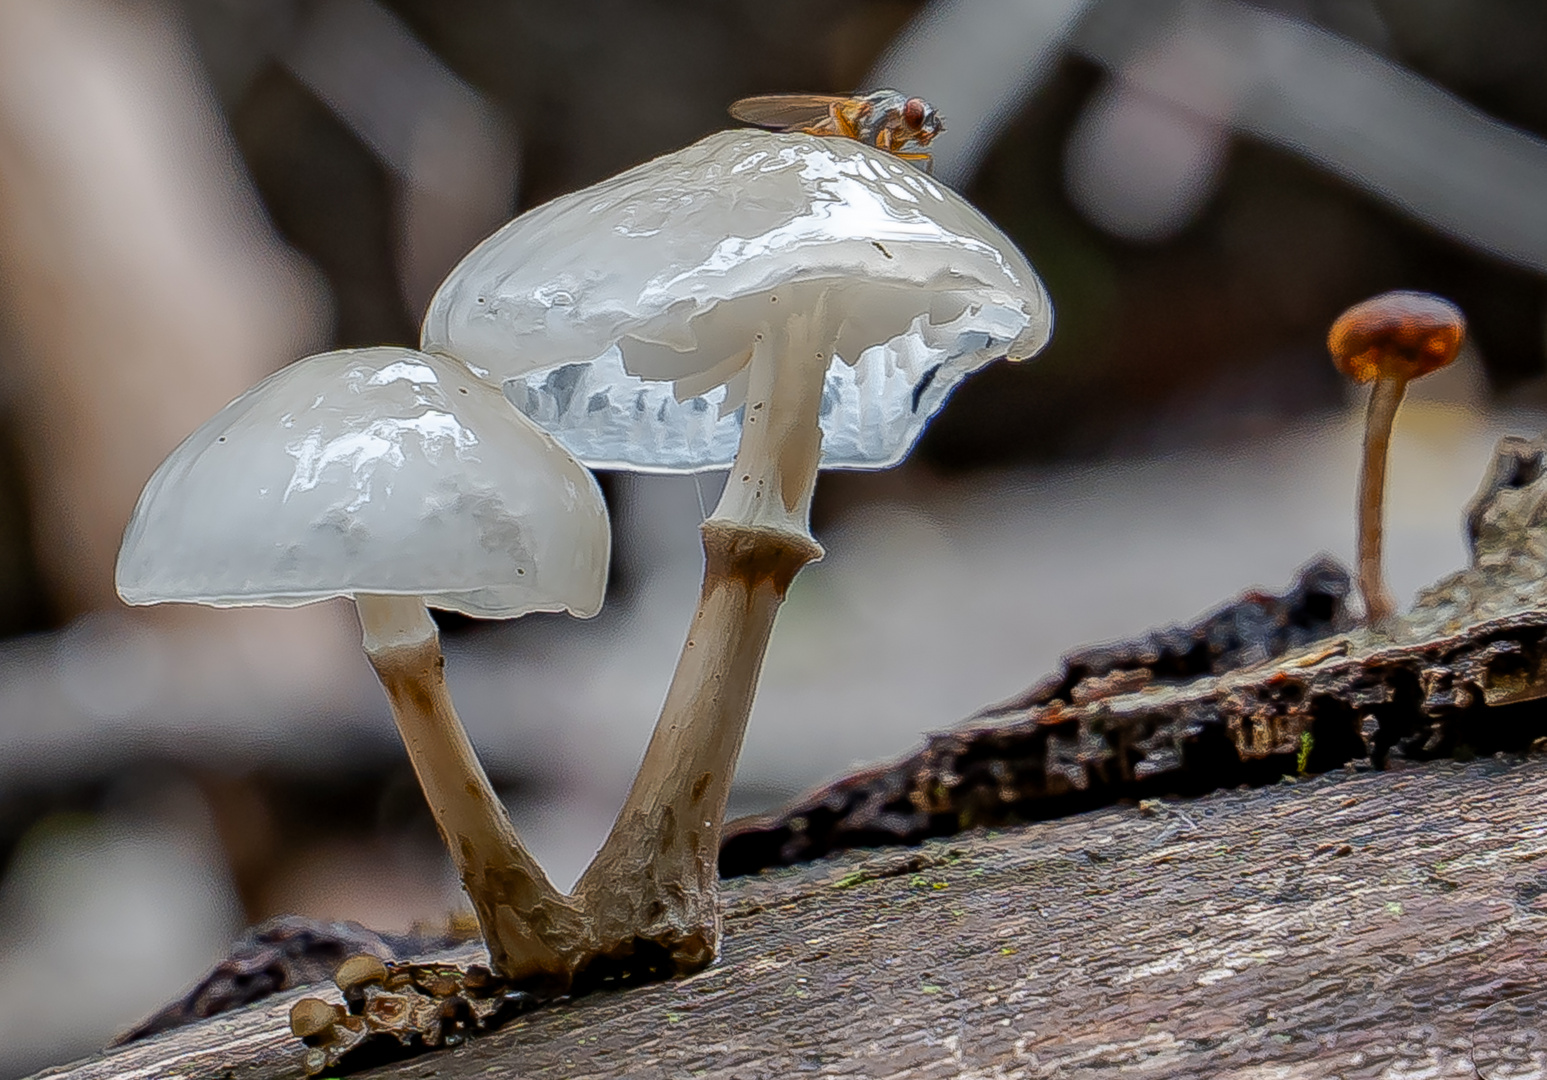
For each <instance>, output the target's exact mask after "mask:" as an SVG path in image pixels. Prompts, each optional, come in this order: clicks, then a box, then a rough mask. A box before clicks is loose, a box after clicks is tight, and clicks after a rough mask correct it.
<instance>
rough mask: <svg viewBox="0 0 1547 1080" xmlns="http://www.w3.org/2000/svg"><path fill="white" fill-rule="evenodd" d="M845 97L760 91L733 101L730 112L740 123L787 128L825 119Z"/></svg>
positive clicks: (781, 129)
mask: <svg viewBox="0 0 1547 1080" xmlns="http://www.w3.org/2000/svg"><path fill="white" fill-rule="evenodd" d="M848 100H849V99H848V98H846V97H838V96H835V95H833V94H761V95H759V96H758V97H748V98H742V99H741V100H740V101H736V102H732V103H731V107H730V114H731V116H732V117H734V118H735V119H737V120H740V121H741V122H742V123H743V124H756V125H757V126H758V127H765V128H773V129H774V130H776V131H790V130H793V129H795V128H803V127H809V126H811V125H812V124H815V123H817V122H819V121H821V120H825V119H827V113H828V110H829V109H830V108H831V107H832V106H833V105H834V104H843V103H844V102H846V101H848Z"/></svg>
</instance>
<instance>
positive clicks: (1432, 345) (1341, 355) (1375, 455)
mask: <svg viewBox="0 0 1547 1080" xmlns="http://www.w3.org/2000/svg"><path fill="white" fill-rule="evenodd" d="M1465 336H1466V319H1465V318H1464V317H1463V316H1462V314H1461V309H1460V308H1458V307H1456V305H1454V304H1452V303H1451V302H1450V301H1448V300H1442V299H1441V298H1440V297H1438V296H1433V295H1431V294H1429V293H1422V292H1405V291H1398V292H1388V293H1382V294H1381V295H1380V296H1376V297H1372V298H1371V299H1369V300H1366V301H1364V302H1363V303H1359V304H1355V305H1354V306H1353V307H1351V308H1349V309H1348V310H1347V311H1345V312H1343V314H1341V315H1339V316H1338V318H1337V321H1335V322H1334V323H1333V324H1332V330H1331V332H1330V333H1329V334H1328V335H1327V348H1328V350H1329V351H1330V352H1331V353H1332V362H1333V363H1334V364H1336V365H1337V369H1338V370H1339V371H1341V372H1342V373H1343V374H1344V375H1347V376H1348V377H1349V378H1350V379H1353V380H1354V381H1355V382H1359V383H1364V382H1372V383H1373V384H1374V385H1373V386H1371V388H1370V404H1369V411H1368V413H1367V414H1366V421H1365V433H1364V462H1363V465H1362V467H1361V469H1360V473H1359V496H1358V533H1359V535H1358V565H1359V593H1360V595H1361V596H1362V597H1363V599H1364V612H1365V621H1366V622H1367V623H1368V624H1370V625H1372V626H1373V625H1375V624H1377V623H1380V622H1382V621H1384V620H1385V619H1387V618H1389V617H1390V616H1391V614H1392V612H1393V611H1395V610H1396V604H1395V603H1394V602H1393V600H1392V598H1391V593H1390V591H1389V590H1388V589H1387V588H1386V579H1385V574H1384V572H1383V571H1382V568H1381V544H1382V536H1381V531H1382V527H1383V526H1382V515H1383V505H1382V504H1383V502H1384V500H1385V491H1386V456H1387V453H1388V451H1389V449H1390V446H1391V425H1392V422H1393V421H1394V420H1395V419H1396V415H1397V407H1398V406H1399V405H1401V404H1402V395H1403V393H1404V392H1405V391H1406V389H1407V384H1408V382H1409V380H1412V379H1416V378H1418V377H1419V376H1421V375H1427V374H1429V372H1431V371H1435V370H1437V369H1439V368H1442V367H1444V366H1445V365H1446V364H1448V363H1450V362H1451V361H1452V360H1454V359H1455V358H1456V353H1457V352H1458V351H1460V348H1461V342H1462V339H1463V338H1464V337H1465Z"/></svg>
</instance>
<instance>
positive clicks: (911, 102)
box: [902, 97, 929, 128]
mask: <svg viewBox="0 0 1547 1080" xmlns="http://www.w3.org/2000/svg"><path fill="white" fill-rule="evenodd" d="M928 109H929V106H928V105H927V104H925V102H924V99H923V98H916V97H910V98H909V99H908V100H907V101H906V102H904V103H903V106H902V118H903V120H904V121H905V122H906V123H907V125H908V126H909V127H915V128H916V127H923V126H924V114H925V112H926V111H927V110H928Z"/></svg>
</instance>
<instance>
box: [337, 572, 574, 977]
mask: <svg viewBox="0 0 1547 1080" xmlns="http://www.w3.org/2000/svg"><path fill="white" fill-rule="evenodd" d="M355 602H356V606H357V607H358V609H359V612H360V624H361V626H362V627H363V628H364V630H365V652H366V655H367V656H368V657H369V658H370V661H371V666H372V667H374V668H375V669H376V674H377V676H378V677H379V678H380V679H381V685H382V688H383V689H384V690H385V691H386V693H387V700H388V702H389V703H390V704H391V706H392V716H393V719H395V720H396V721H397V727H398V732H399V734H401V735H402V737H403V745H404V747H405V748H407V750H408V757H409V760H410V761H411V762H412V763H413V767H414V773H415V774H416V775H417V776H418V777H419V785H420V787H421V788H423V790H424V795H425V798H426V800H428V802H429V804H430V810H431V812H432V813H433V814H434V816H435V824H436V826H437V827H438V828H439V830H440V834H441V839H442V840H443V841H445V844H446V849H447V850H448V851H449V852H450V853H451V858H452V862H453V863H454V864H455V866H456V868H457V873H458V874H459V875H460V877H461V879H462V886H463V888H464V889H466V890H467V895H468V897H469V898H470V899H471V900H472V902H473V910H474V911H475V912H476V913H477V916H478V922H479V925H480V926H481V927H482V929H483V937H484V941H485V943H486V944H487V945H488V947H489V955H490V958H491V961H492V963H493V965H494V968H495V970H496V971H498V972H499V973H500V974H501V975H504V976H506V977H507V978H511V979H517V980H522V981H524V982H527V983H530V984H532V985H533V986H534V987H544V988H547V987H553V988H559V989H562V988H565V987H567V985H568V982H569V979H570V976H571V975H572V974H573V971H574V968H575V966H576V964H577V962H578V961H577V956H578V954H579V952H580V951H581V949H583V947H584V940H583V939H584V934H583V932H582V929H581V923H582V920H581V919H580V916H579V913H578V911H577V910H576V909H575V906H574V905H573V904H572V903H571V902H570V901H569V899H568V897H566V896H564V895H563V894H562V893H560V892H559V891H558V890H557V889H556V888H554V886H553V884H552V882H550V881H549V880H548V877H547V875H546V874H544V873H543V870H542V867H540V866H539V865H538V864H537V860H536V859H534V858H533V857H532V855H531V853H530V852H529V851H527V849H526V847H525V845H523V844H522V843H521V840H520V837H518V836H517V835H516V830H515V827H514V826H513V825H512V824H511V823H510V816H509V814H508V813H507V812H506V810H505V806H504V804H503V803H501V802H500V800H499V797H498V796H497V795H495V793H494V788H493V786H492V785H491V784H490V783H489V778H488V776H487V775H486V774H485V773H484V771H483V766H482V765H481V764H480V763H479V761H478V756H477V754H476V753H475V752H474V750H473V746H472V743H470V742H469V741H468V738H467V732H466V731H465V730H464V729H463V727H462V721H461V720H460V719H459V718H458V717H457V712H456V708H455V707H454V706H453V705H452V702H451V694H450V692H449V691H448V690H447V688H446V674H445V659H444V657H443V656H442V654H441V650H440V635H439V634H438V633H437V632H436V630H435V624H434V623H433V622H431V621H430V618H429V613H428V612H427V611H426V610H425V608H424V604H423V603H422V602H421V601H420V600H419V599H418V598H417V597H400V596H375V595H361V596H358V597H356V599H355Z"/></svg>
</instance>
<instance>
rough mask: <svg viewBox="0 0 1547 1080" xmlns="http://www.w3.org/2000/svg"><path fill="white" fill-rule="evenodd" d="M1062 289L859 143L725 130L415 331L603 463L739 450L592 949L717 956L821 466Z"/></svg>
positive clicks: (474, 280) (973, 362) (629, 183)
mask: <svg viewBox="0 0 1547 1080" xmlns="http://www.w3.org/2000/svg"><path fill="white" fill-rule="evenodd" d="M1051 325H1052V318H1051V311H1050V305H1049V302H1048V298H1047V294H1046V292H1045V291H1044V290H1043V288H1042V285H1041V283H1040V282H1039V281H1038V280H1037V276H1036V274H1035V273H1034V272H1033V270H1032V268H1031V266H1030V265H1029V264H1028V263H1027V262H1026V259H1025V258H1024V257H1023V256H1022V255H1021V254H1020V252H1019V251H1017V250H1016V248H1015V245H1014V244H1013V243H1011V242H1010V240H1009V239H1008V238H1007V237H1005V235H1004V234H1003V233H1001V232H1000V231H999V230H998V229H997V228H995V227H994V226H993V225H992V224H991V223H990V222H989V221H988V220H987V219H985V218H984V217H983V216H982V215H981V214H980V213H978V211H977V210H975V209H974V208H973V207H972V206H970V205H969V204H968V203H967V202H966V201H965V200H963V199H962V198H961V197H960V196H958V195H957V194H955V193H954V192H952V191H951V190H949V189H948V188H945V187H943V186H942V185H940V184H939V183H938V182H936V181H934V180H933V179H931V178H930V177H929V176H927V175H924V174H923V173H921V172H920V171H919V170H917V169H915V168H913V167H911V166H909V165H907V164H904V163H902V162H899V161H898V160H897V159H896V158H894V157H893V156H891V155H889V154H887V153H884V152H882V151H880V150H877V149H875V148H874V147H870V146H866V145H863V144H862V143H859V142H856V141H853V140H848V139H831V138H821V137H813V136H809V135H802V134H776V133H769V132H758V131H732V132H726V133H723V134H719V135H712V136H710V137H708V138H706V139H703V140H701V141H700V142H698V143H695V144H694V145H692V146H689V147H687V148H686V149H684V150H681V151H678V152H677V153H673V154H668V155H666V156H664V157H661V158H657V159H656V160H654V161H650V162H647V163H646V164H644V165H641V166H639V167H638V168H635V169H632V170H630V171H628V172H626V173H623V174H622V175H620V176H617V177H615V178H613V179H611V180H608V181H605V182H603V183H600V184H597V185H595V186H593V187H590V188H587V189H585V190H583V191H578V192H575V193H573V194H571V195H567V196H564V197H563V198H560V199H556V200H554V201H553V202H551V203H548V204H547V205H545V206H541V207H538V208H536V209H535V210H532V211H531V212H529V213H527V214H523V215H522V216H521V217H518V218H516V219H515V220H514V221H512V222H511V223H510V224H508V225H506V226H505V227H504V228H503V229H501V230H500V231H499V232H498V233H496V234H495V235H494V236H492V237H490V238H489V239H488V240H486V241H484V243H482V244H480V245H479V246H478V247H477V248H475V249H474V250H473V251H472V252H471V253H470V254H469V255H468V256H467V257H466V258H465V259H464V260H463V261H462V263H461V265H459V266H458V267H457V268H456V269H455V270H454V271H453V272H452V274H451V276H450V277H448V278H447V280H446V281H445V282H444V283H443V284H442V285H441V287H440V290H439V291H438V292H437V294H436V296H435V298H434V299H433V300H432V301H431V304H430V308H429V311H428V314H427V315H426V318H425V324H424V331H423V335H422V341H421V344H422V347H423V348H425V349H426V350H428V351H432V352H441V353H445V354H447V355H451V356H455V357H457V358H458V359H460V360H462V361H464V362H465V363H467V364H468V365H469V366H471V367H472V368H473V369H474V370H475V371H476V372H478V373H479V374H480V375H485V376H488V377H490V378H492V379H494V380H497V381H500V382H503V384H504V386H505V389H506V394H507V396H508V397H509V398H510V399H511V400H512V402H514V403H515V404H516V405H517V406H518V407H519V408H521V409H522V410H523V411H525V412H526V413H527V414H528V415H529V416H531V417H532V418H533V419H535V420H537V421H538V422H539V423H541V424H543V425H544V426H545V427H547V428H548V429H549V430H551V431H552V432H554V434H555V435H557V436H558V437H559V439H560V440H561V441H563V442H564V443H565V445H566V446H568V447H569V448H570V449H571V450H572V451H573V452H574V453H575V454H576V456H577V457H579V458H580V459H581V460H582V461H585V462H586V463H587V464H589V465H592V466H593V467H626V468H635V469H641V470H646V471H691V470H695V469H704V468H714V467H719V466H723V465H725V464H727V463H730V464H731V470H730V479H729V482H728V483H727V485H726V488H725V492H724V494H723V496H722V497H721V499H720V502H719V504H718V505H717V506H716V507H715V510H714V512H713V513H712V514H711V515H710V516H709V518H708V520H707V521H705V522H704V525H703V537H704V550H705V554H706V565H705V571H704V584H703V592H702V596H701V600H700V604H699V609H698V613H697V615H696V617H695V619H694V622H693V625H692V627H691V628H690V630H689V634H688V640H687V644H686V646H685V648H684V651H683V654H682V659H681V661H680V662H679V664H678V667H677V672H676V675H675V677H674V679H673V681H672V684H671V688H670V690H669V691H668V694H667V699H666V703H665V706H664V708H663V710H662V714H661V719H660V722H659V723H658V724H657V727H656V731H655V735H654V737H653V738H652V741H651V743H650V746H649V748H648V750H647V751H646V754H645V759H644V762H643V764H642V765H641V767H640V771H639V775H638V777H637V779H636V781H635V784H634V787H633V790H632V791H631V792H630V794H629V797H628V801H627V803H626V804H625V806H624V809H623V811H622V813H621V814H620V816H619V819H618V822H617V824H616V825H615V826H614V829H613V833H612V835H611V836H610V837H609V839H608V841H607V843H606V844H605V846H604V847H603V848H602V850H601V852H600V853H599V854H598V856H597V859H596V861H595V862H594V863H593V864H592V866H591V868H590V869H589V870H588V871H587V872H586V874H585V876H584V877H583V878H582V879H581V883H580V886H579V889H578V897H579V898H580V899H581V900H582V901H583V902H584V903H585V904H586V906H587V910H588V912H589V913H590V915H591V916H592V917H593V918H594V919H595V920H596V921H597V933H598V935H599V938H598V940H599V941H601V942H602V943H604V944H605V943H610V944H611V946H612V947H613V948H614V949H615V950H617V951H619V952H625V951H628V950H631V949H635V948H638V949H641V950H642V951H646V952H650V951H652V950H664V952H665V954H666V956H668V957H669V958H670V961H671V964H672V965H674V966H675V967H676V969H677V970H679V971H686V970H692V969H693V968H695V967H698V966H702V965H703V964H705V963H707V962H708V961H709V960H710V959H711V958H712V957H713V955H714V951H715V948H716V943H717V940H718V916H717V914H716V908H715V881H716V857H717V852H718V847H719V838H720V831H721V825H722V822H723V818H724V812H725V802H726V797H727V795H728V793H729V788H730V781H731V778H732V775H733V773H734V771H735V762H736V756H737V754H738V752H739V750H740V746H741V740H742V735H743V732H744V731H745V727H746V720H747V716H748V714H749V712H750V710H751V706H752V699H753V695H754V693H755V690H756V685H757V679H758V673H759V670H760V668H761V665H762V659H763V654H764V651H765V648H766V645H767V642H768V636H769V633H770V632H771V630H772V626H773V621H774V616H775V614H776V612H777V610H778V608H779V605H780V603H781V601H782V600H783V597H784V594H785V591H786V589H787V588H788V586H789V584H790V582H791V580H792V579H793V578H794V576H795V574H796V573H797V572H798V571H799V570H800V568H801V567H802V566H803V565H805V564H806V563H807V562H810V561H812V560H814V559H817V558H819V557H820V556H821V554H822V549H821V548H820V547H819V546H818V545H817V543H816V541H815V539H813V538H812V536H811V533H810V528H809V514H810V507H811V496H812V492H813V490H814V488H815V483H816V473H817V469H818V467H819V465H825V466H829V467H847V468H882V467H885V466H888V465H891V464H894V463H896V462H897V461H899V460H900V459H901V458H902V457H904V456H905V455H906V454H907V452H908V450H909V448H910V447H911V446H912V444H913V442H914V441H915V439H916V438H917V437H918V435H919V433H920V432H921V431H922V429H923V427H924V424H925V423H926V422H927V420H928V418H929V417H930V415H932V414H933V413H934V412H935V411H936V410H937V409H938V408H939V407H940V405H941V404H942V403H943V402H944V400H945V398H946V396H947V395H948V394H949V393H950V392H951V390H952V389H953V388H954V387H955V386H956V384H957V383H958V382H959V381H960V380H961V379H962V378H963V377H964V376H965V375H966V374H968V373H969V372H971V371H973V370H974V369H976V368H978V367H981V366H982V365H984V364H987V363H989V362H991V361H993V360H995V359H999V358H1003V357H1009V358H1014V359H1019V358H1024V357H1029V356H1031V355H1033V354H1034V353H1036V352H1037V351H1038V350H1039V349H1040V348H1041V347H1042V346H1043V344H1044V343H1045V342H1046V341H1047V338H1048V335H1049V333H1050V330H1051Z"/></svg>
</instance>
